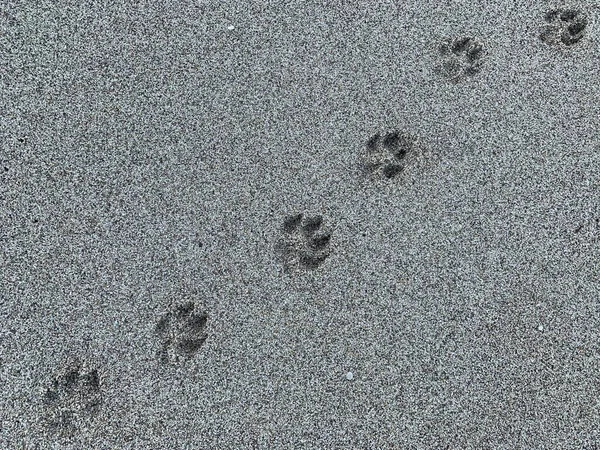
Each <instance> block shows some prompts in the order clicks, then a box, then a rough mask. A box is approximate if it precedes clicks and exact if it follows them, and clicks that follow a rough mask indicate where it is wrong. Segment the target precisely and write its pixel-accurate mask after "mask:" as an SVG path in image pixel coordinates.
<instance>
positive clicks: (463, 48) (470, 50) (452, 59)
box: [437, 37, 483, 82]
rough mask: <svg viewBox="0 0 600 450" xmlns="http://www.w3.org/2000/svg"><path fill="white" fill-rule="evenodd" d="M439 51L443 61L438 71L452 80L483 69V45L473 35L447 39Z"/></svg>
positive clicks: (454, 80) (459, 79)
mask: <svg viewBox="0 0 600 450" xmlns="http://www.w3.org/2000/svg"><path fill="white" fill-rule="evenodd" d="M438 51H439V54H440V57H441V61H442V62H441V64H440V66H439V67H438V69H437V71H438V72H439V73H440V74H441V75H443V76H444V77H446V78H447V79H449V80H450V81H453V82H458V81H461V80H463V79H465V78H467V77H471V76H473V75H475V74H476V73H478V72H479V71H480V69H481V57H482V56H483V45H482V44H481V43H480V42H479V41H477V40H475V39H473V38H471V37H460V38H455V39H447V40H446V41H444V42H442V44H440V46H439V49H438Z"/></svg>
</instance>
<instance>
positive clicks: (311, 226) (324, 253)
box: [276, 214, 331, 270]
mask: <svg viewBox="0 0 600 450" xmlns="http://www.w3.org/2000/svg"><path fill="white" fill-rule="evenodd" d="M322 225H323V217H321V216H313V217H304V215H303V214H296V215H292V216H288V217H286V219H285V220H284V221H283V230H282V231H283V234H282V236H281V238H280V239H279V241H278V242H277V244H276V251H277V253H278V255H279V257H280V260H281V261H282V263H283V265H284V267H285V269H286V270H290V269H292V268H303V269H309V270H312V269H316V268H317V267H319V266H320V265H321V264H323V262H325V260H326V259H327V257H328V256H329V254H330V243H331V233H329V232H326V231H323V229H322Z"/></svg>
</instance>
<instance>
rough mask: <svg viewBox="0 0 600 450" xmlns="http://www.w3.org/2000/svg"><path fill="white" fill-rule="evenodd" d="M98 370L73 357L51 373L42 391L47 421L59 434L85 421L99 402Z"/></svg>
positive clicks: (93, 414) (98, 408)
mask: <svg viewBox="0 0 600 450" xmlns="http://www.w3.org/2000/svg"><path fill="white" fill-rule="evenodd" d="M100 385H101V383H100V376H99V374H98V370H97V369H95V368H88V367H86V365H85V364H83V363H82V362H80V361H73V362H71V363H70V364H68V365H67V367H65V368H64V370H62V371H61V372H59V373H58V374H57V375H55V376H54V378H53V380H52V382H51V385H50V387H48V388H47V389H46V392H45V394H44V399H43V400H44V405H45V407H46V412H47V414H46V422H47V424H48V426H49V428H51V429H52V430H54V431H57V432H58V433H60V434H65V433H66V434H70V433H72V432H74V431H75V430H77V429H78V428H80V427H81V426H83V425H85V424H88V423H89V422H90V421H91V420H92V419H93V418H94V417H95V416H96V415H97V414H98V412H99V410H100V405H101V404H102V392H101V386H100Z"/></svg>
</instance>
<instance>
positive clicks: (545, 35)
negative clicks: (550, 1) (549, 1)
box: [539, 8, 588, 47]
mask: <svg viewBox="0 0 600 450" xmlns="http://www.w3.org/2000/svg"><path fill="white" fill-rule="evenodd" d="M544 20H545V22H546V25H545V26H543V27H542V28H541V30H540V35H539V36H540V39H541V40H542V41H543V42H545V43H547V44H552V45H563V46H566V47H571V46H573V45H575V44H577V43H578V42H579V41H581V39H583V37H584V35H585V31H586V29H587V24H588V20H587V17H586V15H585V14H584V13H583V12H581V11H579V10H577V9H566V8H564V9H563V8H558V9H552V10H550V11H547V12H546V14H545V15H544Z"/></svg>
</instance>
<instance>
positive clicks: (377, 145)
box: [361, 131, 415, 179]
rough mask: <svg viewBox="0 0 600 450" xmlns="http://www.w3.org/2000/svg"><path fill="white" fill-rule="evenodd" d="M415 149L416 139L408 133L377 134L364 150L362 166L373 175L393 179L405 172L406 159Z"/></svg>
mask: <svg viewBox="0 0 600 450" xmlns="http://www.w3.org/2000/svg"><path fill="white" fill-rule="evenodd" d="M414 148H415V139H414V138H413V137H412V136H410V135H408V134H406V133H401V132H399V131H390V132H388V133H385V134H383V135H381V134H379V133H377V134H375V135H373V136H371V138H369V140H368V141H367V144H366V145H365V147H364V149H363V153H362V154H361V161H362V165H363V167H364V168H365V169H366V170H367V171H368V172H369V173H371V174H374V175H376V176H378V177H382V178H386V179H393V178H396V177H397V176H398V175H399V174H400V173H401V172H402V171H403V170H404V167H405V165H406V158H407V156H408V155H409V154H410V153H412V151H413V150H414Z"/></svg>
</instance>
